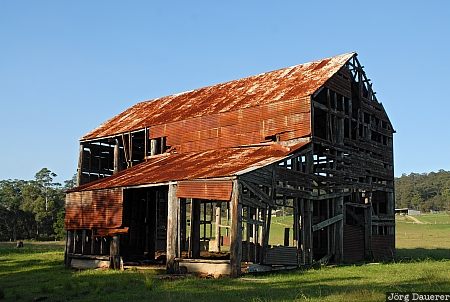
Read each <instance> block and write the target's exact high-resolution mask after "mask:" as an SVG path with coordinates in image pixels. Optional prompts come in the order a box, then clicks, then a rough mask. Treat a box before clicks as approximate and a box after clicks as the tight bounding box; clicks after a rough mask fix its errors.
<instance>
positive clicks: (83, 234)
mask: <svg viewBox="0 0 450 302" xmlns="http://www.w3.org/2000/svg"><path fill="white" fill-rule="evenodd" d="M86 252H87V251H86V230H82V231H81V254H82V255H85V253H86Z"/></svg>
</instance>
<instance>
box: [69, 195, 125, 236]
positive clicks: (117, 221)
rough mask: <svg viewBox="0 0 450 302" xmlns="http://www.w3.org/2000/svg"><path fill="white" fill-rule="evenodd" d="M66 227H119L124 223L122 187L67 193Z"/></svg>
mask: <svg viewBox="0 0 450 302" xmlns="http://www.w3.org/2000/svg"><path fill="white" fill-rule="evenodd" d="M65 207H66V217H65V227H66V229H69V230H70V229H91V228H106V229H110V228H119V227H120V226H121V225H122V210H123V193H122V189H105V190H98V191H83V192H70V193H68V194H66V205H65Z"/></svg>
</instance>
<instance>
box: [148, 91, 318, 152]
mask: <svg viewBox="0 0 450 302" xmlns="http://www.w3.org/2000/svg"><path fill="white" fill-rule="evenodd" d="M309 104H310V100H309V98H306V99H304V100H301V101H299V100H288V101H280V102H276V103H273V104H266V105H261V106H256V107H252V108H246V109H240V110H237V111H233V112H227V113H220V114H216V115H210V116H203V117H199V118H194V119H191V120H183V121H177V122H173V123H168V124H164V125H157V126H154V127H151V128H150V131H149V137H150V138H158V137H161V136H165V137H167V144H168V145H169V146H171V147H172V148H173V149H176V150H177V152H193V151H203V150H210V149H217V148H223V147H237V146H242V145H251V144H258V143H261V142H264V141H266V140H267V137H272V136H273V137H274V136H276V135H279V134H281V133H285V132H287V131H295V132H292V133H291V135H290V136H289V139H292V138H299V137H305V136H309V135H310V134H311V128H310V125H311V123H310V106H309ZM222 115H225V116H226V119H225V121H223V122H222V119H221V117H222ZM192 124H193V125H194V126H192ZM222 125H223V126H222ZM283 137H285V136H283Z"/></svg>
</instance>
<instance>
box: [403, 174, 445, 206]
mask: <svg viewBox="0 0 450 302" xmlns="http://www.w3.org/2000/svg"><path fill="white" fill-rule="evenodd" d="M395 199H396V201H395V202H396V207H397V208H410V209H415V210H421V211H425V212H428V211H430V210H434V211H450V171H444V170H439V172H431V173H422V174H418V173H411V174H409V175H406V174H403V175H402V176H401V177H399V178H396V179H395Z"/></svg>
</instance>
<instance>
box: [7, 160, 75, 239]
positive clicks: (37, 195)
mask: <svg viewBox="0 0 450 302" xmlns="http://www.w3.org/2000/svg"><path fill="white" fill-rule="evenodd" d="M55 177H56V174H55V173H53V172H52V171H50V170H49V169H47V168H43V169H41V170H40V171H39V172H37V173H36V175H35V177H34V179H33V180H18V179H14V180H11V179H8V180H0V241H9V240H14V241H16V240H23V239H36V240H54V239H62V238H64V236H65V231H64V200H65V193H64V192H65V190H68V189H70V188H72V187H74V186H75V183H76V181H75V176H74V177H73V178H72V179H70V180H66V181H65V182H64V185H61V184H60V183H57V182H54V178H55Z"/></svg>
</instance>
